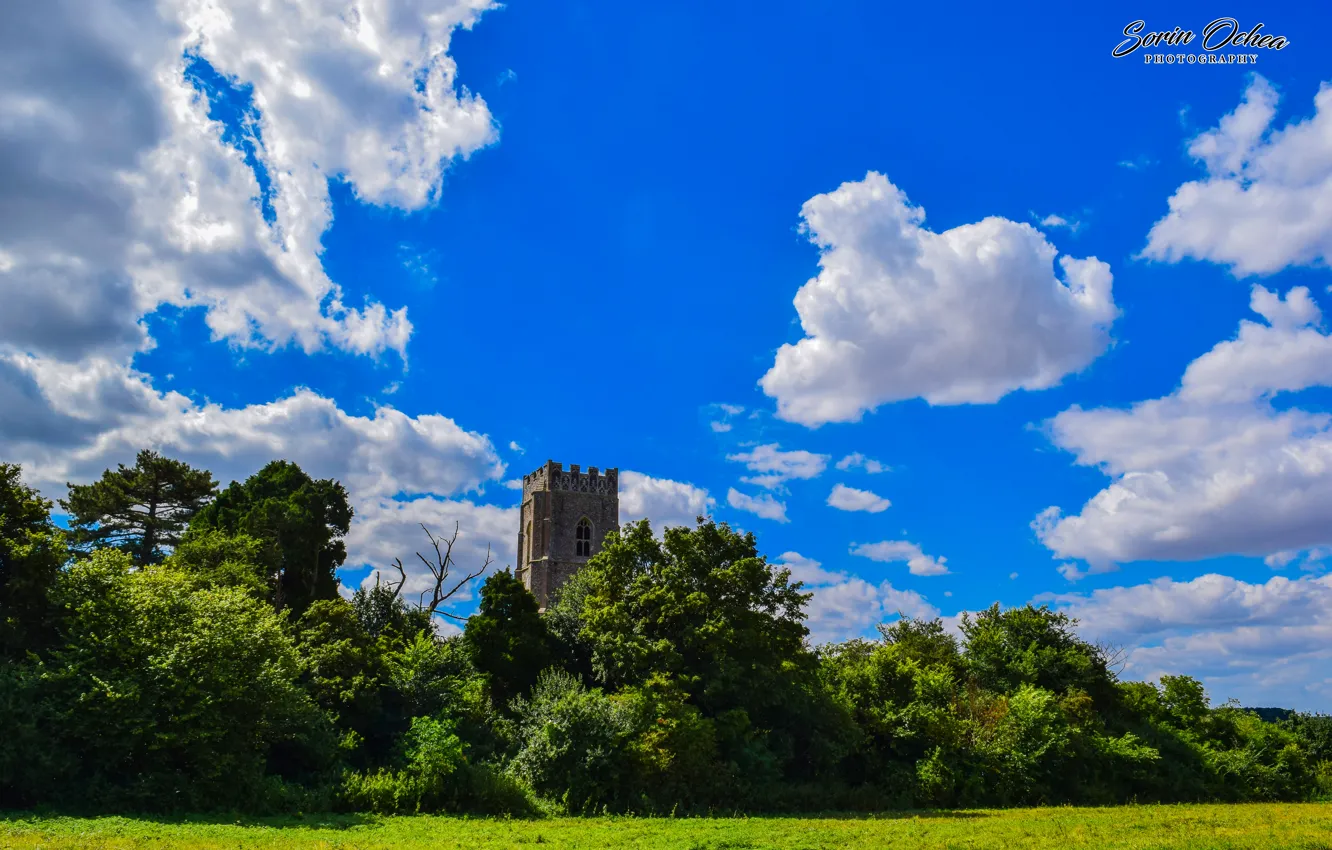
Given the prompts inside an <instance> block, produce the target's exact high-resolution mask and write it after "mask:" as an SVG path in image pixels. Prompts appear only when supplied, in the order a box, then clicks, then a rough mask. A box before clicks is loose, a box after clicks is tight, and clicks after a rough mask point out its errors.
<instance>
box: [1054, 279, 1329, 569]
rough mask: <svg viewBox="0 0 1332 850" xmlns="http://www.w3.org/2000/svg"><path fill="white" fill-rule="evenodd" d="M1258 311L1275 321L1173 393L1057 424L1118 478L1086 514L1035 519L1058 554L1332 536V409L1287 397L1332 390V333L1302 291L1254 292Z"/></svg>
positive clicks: (1101, 564) (1156, 556)
mask: <svg viewBox="0 0 1332 850" xmlns="http://www.w3.org/2000/svg"><path fill="white" fill-rule="evenodd" d="M1250 305H1251V307H1252V308H1253V310H1254V312H1255V313H1257V314H1259V316H1261V317H1262V319H1263V321H1251V320H1244V321H1242V322H1241V323H1240V326H1239V331H1238V333H1237V334H1236V336H1235V338H1234V339H1231V340H1226V341H1223V342H1220V343H1218V344H1217V345H1216V346H1214V347H1213V348H1212V349H1211V350H1210V351H1208V352H1207V353H1205V354H1203V355H1202V356H1200V357H1199V358H1198V359H1196V360H1194V361H1193V362H1192V363H1191V364H1189V366H1188V368H1187V369H1186V370H1185V373H1184V377H1183V380H1182V381H1181V383H1180V386H1179V388H1178V389H1176V390H1175V392H1173V393H1172V394H1170V395H1168V396H1166V397H1164V398H1158V399H1152V400H1149V401H1142V402H1139V403H1137V404H1134V405H1133V406H1132V407H1130V408H1129V409H1126V410H1125V409H1113V408H1098V409H1093V410H1083V409H1081V408H1078V407H1074V408H1070V409H1069V410H1066V411H1064V412H1062V413H1060V414H1059V415H1057V416H1056V417H1054V419H1052V420H1050V421H1049V422H1048V423H1046V425H1047V428H1048V430H1049V433H1050V436H1051V438H1052V440H1053V441H1054V443H1055V444H1056V445H1057V446H1059V447H1061V448H1063V449H1065V450H1067V451H1070V452H1072V453H1073V454H1074V456H1075V460H1076V462H1077V463H1078V464H1081V465H1084V466H1094V467H1097V468H1098V469H1100V470H1101V471H1103V472H1104V473H1105V474H1106V475H1107V476H1109V477H1110V479H1111V483H1110V484H1109V485H1108V486H1107V487H1106V488H1105V489H1103V490H1102V491H1101V492H1100V493H1098V494H1096V495H1095V496H1093V497H1092V499H1091V500H1090V501H1088V502H1087V503H1086V504H1085V505H1083V507H1082V510H1081V511H1080V512H1079V513H1077V514H1073V515H1068V516H1066V515H1064V514H1063V513H1062V512H1061V511H1060V509H1059V508H1057V507H1051V508H1048V509H1047V510H1045V511H1044V512H1042V513H1041V515H1040V516H1038V517H1037V518H1036V521H1035V522H1034V523H1033V527H1034V529H1035V530H1036V532H1037V535H1038V536H1039V538H1040V539H1041V541H1042V542H1043V543H1044V544H1045V545H1046V546H1047V547H1048V548H1049V549H1050V550H1051V551H1052V552H1054V554H1055V555H1056V556H1057V557H1059V558H1064V559H1077V560H1081V561H1084V562H1086V563H1088V564H1089V565H1090V566H1091V568H1092V569H1093V570H1104V569H1112V568H1113V567H1114V565H1115V564H1119V563H1124V562H1128V561H1136V560H1195V559H1201V558H1208V557H1213V556H1216V555H1226V554H1236V555H1250V556H1256V557H1266V556H1272V555H1276V554H1277V553H1282V552H1289V551H1296V552H1298V551H1302V550H1307V549H1311V548H1313V547H1316V546H1320V545H1326V544H1329V543H1332V430H1329V429H1330V428H1332V417H1329V416H1328V415H1327V414H1325V413H1314V412H1309V411H1305V410H1301V409H1299V408H1297V407H1292V406H1286V405H1278V404H1276V403H1275V400H1276V398H1277V397H1278V396H1280V395H1281V394H1284V393H1289V392H1292V391H1298V390H1302V389H1306V388H1309V387H1315V386H1328V385H1332V336H1329V335H1328V334H1327V333H1325V332H1323V331H1322V330H1321V329H1320V328H1319V327H1318V323H1319V321H1320V319H1321V316H1320V313H1319V310H1318V307H1317V306H1316V305H1315V304H1314V303H1313V301H1312V299H1311V298H1310V297H1309V293H1308V290H1307V289H1305V288H1303V287H1296V288H1294V289H1292V290H1290V291H1289V292H1288V293H1287V294H1286V296H1285V297H1284V298H1281V297H1278V296H1277V295H1276V294H1274V293H1273V292H1271V291H1269V290H1267V289H1265V288H1263V287H1261V286H1255V287H1254V288H1253V292H1252V297H1251V299H1250ZM1073 572H1074V574H1076V573H1077V571H1076V570H1075V571H1073Z"/></svg>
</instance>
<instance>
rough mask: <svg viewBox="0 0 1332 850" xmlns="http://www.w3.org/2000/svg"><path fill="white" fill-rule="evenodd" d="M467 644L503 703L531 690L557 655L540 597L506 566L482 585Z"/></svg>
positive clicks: (494, 694)
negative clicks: (539, 607) (539, 606)
mask: <svg viewBox="0 0 1332 850" xmlns="http://www.w3.org/2000/svg"><path fill="white" fill-rule="evenodd" d="M463 645H464V646H465V647H466V648H467V650H468V653H469V655H470V656H471V659H472V663H473V665H475V667H476V669H477V670H478V671H479V672H480V673H481V674H482V675H483V676H485V677H486V681H487V684H488V685H489V687H490V693H491V696H492V698H493V699H494V701H495V705H496V706H497V707H499V708H500V709H503V708H504V707H505V706H507V705H508V703H509V700H511V699H513V698H514V697H516V696H519V695H521V694H525V693H527V692H528V691H529V690H531V688H532V686H533V685H534V684H536V680H537V676H538V675H539V674H540V673H541V671H542V670H545V669H546V668H547V667H549V666H550V665H551V663H552V662H553V661H554V660H555V657H556V652H555V646H554V639H553V638H552V636H551V634H550V631H549V629H547V628H546V623H545V622H544V620H543V619H542V617H541V614H540V613H539V610H538V608H537V601H536V597H534V596H533V595H532V594H531V592H530V591H528V589H527V588H526V587H524V586H523V583H522V582H521V581H519V580H518V579H517V578H516V577H515V576H514V575H513V574H512V573H510V572H509V571H508V570H501V571H499V572H496V573H492V574H491V575H490V577H489V578H487V579H486V581H485V583H484V584H482V585H481V602H480V604H479V605H478V607H477V612H476V613H475V614H473V615H472V616H471V617H470V618H469V619H468V620H467V629H466V631H464V632H463Z"/></svg>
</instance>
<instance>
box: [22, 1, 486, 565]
mask: <svg viewBox="0 0 1332 850" xmlns="http://www.w3.org/2000/svg"><path fill="white" fill-rule="evenodd" d="M490 5H491V4H490V3H489V2H482V1H481V0H442V2H439V3H434V4H430V5H429V7H427V5H425V4H417V3H411V4H406V5H403V4H398V5H395V6H393V8H391V9H390V8H389V6H387V5H385V4H381V3H353V4H350V5H348V4H346V3H334V2H329V0H296V1H295V2H289V3H276V4H275V3H268V2H263V0H237V2H230V3H227V4H224V5H219V4H217V3H214V2H211V0H164V2H161V3H149V2H135V1H134V0H124V2H115V0H108V2H98V3H81V2H73V0H50V2H42V3H17V4H6V5H4V6H2V7H0V187H2V188H0V299H3V301H4V303H5V304H6V309H5V310H3V311H0V455H3V456H4V457H5V458H6V459H8V460H14V461H19V462H22V463H23V464H24V466H25V474H26V476H27V477H28V478H29V480H31V481H33V482H34V483H36V484H37V485H38V486H40V487H41V488H42V489H43V491H44V492H45V493H46V494H47V495H48V496H52V497H58V496H60V495H63V485H64V482H66V481H86V480H90V479H92V478H95V477H96V476H97V475H98V474H100V472H101V471H102V469H104V468H106V467H108V466H111V465H114V464H115V463H121V462H125V463H128V462H132V459H133V456H134V453H135V452H136V451H137V450H138V449H140V448H143V447H145V446H150V447H153V448H157V449H159V450H161V451H163V452H164V453H167V454H170V455H173V456H176V457H180V458H182V459H184V460H187V461H189V462H191V463H193V464H196V465H199V466H204V467H207V468H209V469H211V470H213V472H214V473H215V474H216V475H217V476H218V477H219V478H220V479H221V481H222V483H223V484H225V483H226V482H227V481H229V480H231V479H233V478H235V479H241V478H245V477H247V476H248V475H250V474H251V473H253V472H254V471H255V470H257V469H258V468H259V467H260V466H261V465H262V464H263V463H265V462H267V461H269V460H271V459H273V458H275V457H285V458H288V459H291V460H293V461H295V462H297V463H299V464H300V465H301V466H302V467H303V468H305V469H306V471H307V472H309V473H310V474H312V475H315V476H318V477H334V478H338V479H340V480H342V481H343V482H344V483H345V484H346V485H347V486H348V489H349V491H350V492H351V494H352V497H353V500H354V504H353V507H354V508H355V510H356V519H355V521H354V523H353V527H352V531H351V535H350V537H349V539H348V546H349V558H348V562H347V563H348V566H355V565H359V564H378V565H382V564H383V563H384V561H385V559H386V558H387V556H388V554H389V552H388V548H386V547H389V548H393V549H394V550H395V552H394V554H395V555H406V554H409V551H408V548H409V547H410V546H415V545H418V543H419V538H421V537H423V535H422V534H421V532H420V531H419V529H415V530H414V533H413V534H411V535H410V543H403V545H402V547H399V546H398V544H399V543H400V542H402V541H399V540H397V539H395V538H394V537H393V535H392V534H391V533H390V531H393V530H394V529H398V527H399V526H403V524H404V523H406V524H407V525H410V524H411V522H415V521H418V520H419V521H425V522H427V523H428V524H430V525H435V526H439V527H442V526H444V525H447V524H449V523H450V522H451V521H452V520H453V519H455V518H457V519H459V521H460V522H461V524H462V528H463V534H464V535H467V540H468V541H469V542H468V543H467V544H466V545H465V546H464V548H466V546H470V545H471V542H472V541H475V540H477V539H479V536H481V535H485V536H489V535H490V534H491V532H492V531H493V530H494V528H495V526H494V524H493V523H492V522H490V520H489V519H487V517H488V516H489V514H488V513H487V512H489V511H492V510H494V509H491V508H487V507H485V506H478V505H476V504H474V503H473V502H471V501H465V500H460V498H459V497H460V496H461V495H462V494H467V493H477V494H480V493H481V492H482V491H483V489H484V486H485V484H486V483H487V482H489V481H491V480H495V479H497V478H499V476H500V475H501V474H502V473H503V469H504V467H503V464H502V463H500V462H499V460H498V458H497V457H496V454H495V451H494V448H493V446H492V445H491V443H490V441H489V439H488V438H486V437H485V436H484V435H480V434H476V433H473V432H469V431H466V430H464V429H463V428H461V427H459V426H458V425H456V424H455V423H454V422H453V421H452V420H449V419H447V418H446V417H443V416H439V415H422V416H415V417H413V416H408V415H406V414H404V413H402V412H400V411H398V410H395V409H393V408H391V407H387V406H381V407H379V408H378V409H377V410H376V411H375V412H374V414H373V415H371V416H352V415H349V414H347V413H346V412H344V411H343V410H341V409H340V408H339V407H338V406H337V405H336V404H335V403H334V402H333V401H332V400H330V399H328V398H324V397H322V396H319V395H318V394H316V393H313V392H311V391H309V390H297V391H296V392H294V393H293V394H291V395H290V396H288V397H286V398H281V399H277V400H275V401H272V402H269V403H267V404H255V405H250V406H247V407H244V408H224V407H222V406H220V405H217V404H213V403H209V402H206V401H195V400H192V399H190V398H187V397H186V396H183V395H181V394H179V393H175V392H161V391H158V390H156V389H155V388H154V387H153V386H152V385H151V382H150V380H149V379H148V377H147V376H145V375H143V374H140V373H138V372H136V371H134V370H133V368H132V367H131V365H130V364H131V363H132V362H133V357H134V355H135V354H136V353H137V352H139V351H143V350H145V349H148V348H151V346H152V345H153V341H152V340H151V339H150V338H149V336H148V333H147V331H146V325H145V323H144V321H143V320H144V318H145V317H147V316H149V315H151V314H152V313H153V312H155V311H156V310H158V309H159V308H160V307H162V306H164V305H173V306H176V307H181V308H191V307H195V308H199V309H201V310H203V311H204V319H205V321H206V324H207V326H208V327H209V329H210V330H211V332H212V335H213V337H214V339H216V340H226V341H227V342H229V343H231V344H232V345H236V346H242V347H245V346H256V347H260V348H273V347H279V346H285V345H291V344H294V345H297V346H299V347H300V348H302V349H303V350H305V351H307V352H311V351H315V350H318V349H321V348H326V347H334V348H338V349H342V350H344V351H348V352H353V353H359V354H369V355H378V354H380V353H382V352H384V351H388V350H394V351H397V352H399V354H401V355H403V356H405V350H406V345H407V342H408V339H409V337H410V335H411V331H412V326H411V323H410V321H408V319H407V315H406V311H405V309H390V308H387V307H385V306H384V305H383V304H380V303H377V302H375V301H373V300H365V301H364V302H363V303H360V304H355V303H353V301H352V299H350V298H348V297H346V296H345V295H344V292H343V290H342V289H341V288H340V287H339V286H338V285H337V284H336V283H335V282H333V281H332V280H330V279H329V277H328V276H327V274H326V273H325V271H324V269H323V265H322V262H321V259H320V255H321V253H322V245H321V240H322V237H323V235H324V233H325V231H326V230H327V229H328V227H329V225H330V223H331V221H332V206H331V200H330V195H329V189H328V186H329V182H330V181H332V180H337V181H343V182H345V183H346V185H348V186H349V187H350V188H351V189H352V190H353V191H354V192H355V194H356V197H357V198H359V199H360V200H362V201H364V202H368V203H372V204H378V205H383V206H390V207H395V208H398V209H401V210H408V211H410V210H415V209H419V208H421V207H423V206H425V205H427V204H429V203H430V202H431V200H432V199H433V197H434V196H435V194H436V193H437V191H438V189H439V186H440V184H441V182H442V179H443V174H444V172H445V170H446V168H447V167H448V165H449V164H450V163H451V162H453V161H454V160H456V159H458V158H463V157H466V156H467V155H468V154H470V153H471V152H472V151H475V150H477V149H478V148H480V147H482V146H484V145H485V144H488V143H489V142H490V141H491V140H492V139H493V138H494V127H493V122H492V120H491V117H490V114H489V112H488V110H487V109H486V106H485V104H484V103H483V102H482V101H481V100H480V99H478V98H475V97H473V96H472V95H470V94H469V93H468V92H466V91H465V90H461V89H459V88H458V86H457V85H456V68H455V66H454V63H453V60H452V59H451V58H450V56H449V55H448V49H449V42H450V38H451V35H452V33H453V32H454V31H455V30H456V29H458V28H459V27H468V26H471V25H472V24H473V23H474V22H475V21H476V20H477V17H478V15H479V14H480V13H481V12H482V11H483V10H484V9H486V8H488V7H489V6H490ZM223 107H226V108H223ZM237 110H239V112H240V114H239V117H238V116H237V115H236V114H229V115H227V116H226V120H225V121H223V120H218V118H217V117H214V112H215V111H216V115H218V116H222V115H224V113H227V112H230V113H236V112H237ZM395 389H396V383H391V384H389V385H388V387H386V388H385V389H384V391H383V392H384V394H386V395H387V394H391V393H392V392H393V391H394V390H395ZM404 498H405V499H410V500H412V501H411V502H410V506H408V503H406V502H400V501H399V499H404ZM408 514H410V520H411V522H408V520H407V517H408ZM394 517H396V518H398V519H397V520H393V519H391V518H394ZM398 520H401V521H398ZM395 523H396V524H395ZM404 528H405V526H404ZM404 533H405V532H404ZM460 539H461V538H460ZM460 545H463V544H461V543H460ZM508 545H509V541H508V534H507V533H506V534H504V535H503V536H502V537H499V538H497V539H496V546H497V547H498V549H499V551H503V550H504V547H505V546H508ZM399 548H402V549H403V551H397V550H398V549H399ZM469 554H471V553H469ZM404 560H406V558H404Z"/></svg>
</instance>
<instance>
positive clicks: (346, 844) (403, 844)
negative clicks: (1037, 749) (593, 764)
mask: <svg viewBox="0 0 1332 850" xmlns="http://www.w3.org/2000/svg"><path fill="white" fill-rule="evenodd" d="M536 845H540V846H541V847H542V848H543V850H544V848H552V850H556V848H559V850H564V849H565V848H569V850H573V848H578V850H591V848H603V847H607V848H608V847H631V848H644V850H647V848H651V849H652V850H657V848H663V850H664V848H672V850H673V849H674V848H680V850H692V849H693V848H697V850H705V848H706V850H722V848H732V849H733V850H739V848H780V850H800V848H865V850H869V848H874V849H875V850H878V849H879V848H940V850H942V848H955V847H956V848H979V847H995V848H1000V847H1002V848H1008V850H1026V848H1059V849H1060V850H1067V848H1095V850H1103V849H1104V850H1112V848H1113V849H1114V850H1117V849H1118V848H1125V850H1127V848H1135V850H1137V848H1142V850H1146V848H1188V850H1201V848H1240V847H1244V848H1255V850H1258V848H1262V850H1278V848H1305V849H1307V848H1332V804H1321V803H1306V804H1271V805H1234V806H1224V805H1202V806H1131V807H1119V808H1104V809H1074V808H1052V809H1009V810H1002V811H985V810H978V811H957V812H915V813H902V814H892V815H882V816H878V817H839V816H828V817H819V818H786V817H782V818H680V819H669V818H586V819H582V818H552V819H545V820H483V819H463V818H451V817H393V818H361V817H356V816H326V817H317V816H311V817H307V818H285V819H275V820H258V821H246V822H245V823H219V822H217V820H216V819H211V820H206V819H198V820H192V819H183V820H171V819H165V820H140V819H132V818H87V819H85V818H65V817H39V816H35V815H30V814H8V815H0V847H4V848H23V850H37V849H38V848H41V850H66V848H79V850H103V848H104V849H105V850H120V848H140V847H143V848H149V847H150V848H156V850H174V848H205V850H211V848H218V850H221V848H228V850H230V849H231V848H282V850H286V849H287V848H340V850H353V848H354V850H377V849H378V848H395V849H396V848H402V850H416V848H431V850H452V848H458V850H472V848H491V847H523V848H526V847H529V846H536Z"/></svg>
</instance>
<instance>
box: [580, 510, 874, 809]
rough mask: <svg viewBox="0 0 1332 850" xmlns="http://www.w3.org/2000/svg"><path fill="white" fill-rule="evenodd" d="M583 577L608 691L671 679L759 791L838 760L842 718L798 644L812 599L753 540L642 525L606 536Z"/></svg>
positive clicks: (588, 631) (585, 614)
mask: <svg viewBox="0 0 1332 850" xmlns="http://www.w3.org/2000/svg"><path fill="white" fill-rule="evenodd" d="M582 571H583V572H584V573H586V574H587V578H586V582H587V586H586V588H585V589H584V591H583V596H582V602H581V606H582V610H581V612H580V620H581V623H582V626H581V634H582V636H583V638H584V639H585V640H586V641H587V643H588V646H589V647H590V652H591V661H592V667H593V670H594V672H595V675H596V676H597V678H598V679H599V680H600V681H601V682H602V683H603V684H605V685H606V686H608V687H609V688H611V689H619V688H622V687H625V686H635V685H642V684H644V683H645V682H647V681H648V680H649V679H651V678H652V677H654V676H657V675H660V676H662V677H665V678H666V679H673V680H674V681H675V682H676V683H677V684H678V686H679V687H680V689H681V690H682V691H683V692H684V693H686V694H688V695H689V701H690V703H691V704H693V705H695V706H697V707H698V708H699V709H700V710H701V711H702V712H703V715H704V716H705V717H708V718H713V719H715V720H716V721H717V730H718V737H717V741H718V746H719V750H720V752H721V755H722V757H723V758H725V759H728V760H731V761H733V762H735V763H736V764H737V765H738V766H739V773H740V775H742V776H744V777H746V778H747V779H748V780H749V781H751V782H753V783H754V784H755V787H756V788H757V787H758V786H759V785H761V784H762V783H763V782H766V781H771V780H775V779H776V778H777V777H778V776H779V775H780V774H781V773H783V772H785V773H786V775H788V776H801V777H812V776H813V775H815V774H817V773H818V771H819V770H820V769H822V768H824V767H826V766H828V765H829V764H831V763H835V762H836V761H837V760H839V759H840V758H841V756H842V753H843V751H844V747H845V745H846V741H845V737H846V735H847V734H849V720H848V719H847V717H846V716H845V714H844V712H842V711H841V709H840V708H839V707H838V706H836V705H834V704H833V703H832V702H831V701H830V700H829V699H828V698H827V695H826V692H825V691H824V690H823V689H822V688H821V686H820V684H819V681H818V660H817V658H816V657H815V656H814V654H813V653H812V652H810V651H809V650H808V649H807V648H806V646H805V638H806V635H807V634H808V632H807V630H806V629H805V626H804V622H803V621H804V618H805V612H804V606H805V603H806V602H807V601H808V599H809V594H806V593H802V592H801V590H800V587H799V585H798V584H796V583H792V582H791V580H790V573H789V571H788V570H784V569H776V568H774V567H773V566H772V565H770V564H769V563H768V562H767V561H766V560H765V559H764V558H762V557H761V556H760V555H759V553H758V549H757V545H756V543H755V540H754V535H753V534H739V533H737V532H735V531H733V530H731V528H730V527H729V526H727V525H726V524H724V523H723V524H717V523H714V522H712V521H711V520H704V519H702V518H700V522H699V525H698V527H697V528H692V529H691V528H683V527H680V528H668V529H666V531H665V534H664V535H663V539H661V540H658V539H656V538H654V537H653V535H652V529H651V528H650V526H649V525H648V523H647V522H646V521H641V522H637V523H633V524H630V525H628V526H626V527H624V528H623V529H621V530H620V531H619V532H618V533H615V532H613V533H611V534H609V535H607V537H606V540H605V542H604V543H603V544H602V550H601V551H600V552H599V553H598V554H597V555H596V556H594V557H593V558H592V559H591V560H590V561H588V563H587V565H586V566H584V567H583V570H582Z"/></svg>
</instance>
